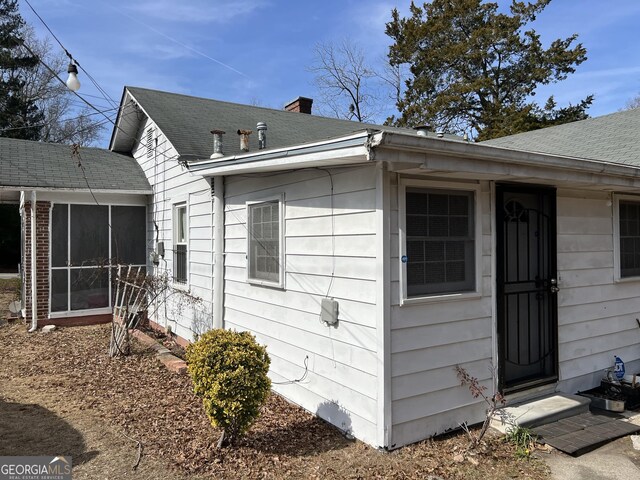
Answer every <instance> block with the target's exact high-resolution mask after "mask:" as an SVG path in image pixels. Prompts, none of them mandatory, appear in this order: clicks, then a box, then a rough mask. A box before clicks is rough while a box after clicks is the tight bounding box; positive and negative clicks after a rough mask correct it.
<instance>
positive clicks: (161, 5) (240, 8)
mask: <svg viewBox="0 0 640 480" xmlns="http://www.w3.org/2000/svg"><path fill="white" fill-rule="evenodd" d="M267 5H268V2H267V1H266V0H223V1H216V2H210V1H206V0H198V1H190V2H188V3H187V2H184V1H183V2H179V1H178V2H176V1H175V0H154V1H144V2H141V3H138V4H135V5H132V6H131V7H130V9H131V10H133V11H135V12H137V13H139V14H142V15H143V17H146V18H147V19H148V18H156V19H160V20H167V21H173V22H185V23H223V24H224V23H228V22H229V21H231V20H233V19H235V18H236V17H240V16H243V15H249V14H251V13H252V12H254V11H255V10H258V9H260V8H263V7H265V6H267Z"/></svg>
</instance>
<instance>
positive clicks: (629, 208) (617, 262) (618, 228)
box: [613, 195, 640, 280]
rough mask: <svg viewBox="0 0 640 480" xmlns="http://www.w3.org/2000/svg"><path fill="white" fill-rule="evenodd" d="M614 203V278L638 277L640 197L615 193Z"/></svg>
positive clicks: (639, 260) (639, 268) (639, 273)
mask: <svg viewBox="0 0 640 480" xmlns="http://www.w3.org/2000/svg"><path fill="white" fill-rule="evenodd" d="M614 205H615V207H614V222H613V225H614V249H613V250H614V268H615V276H616V279H618V280H625V279H631V278H635V279H640V197H634V196H630V195H616V197H615V202H614Z"/></svg>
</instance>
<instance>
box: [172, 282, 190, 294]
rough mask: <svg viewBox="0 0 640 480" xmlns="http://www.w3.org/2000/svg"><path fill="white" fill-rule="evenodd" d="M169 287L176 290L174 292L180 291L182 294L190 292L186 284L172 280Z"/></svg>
mask: <svg viewBox="0 0 640 480" xmlns="http://www.w3.org/2000/svg"><path fill="white" fill-rule="evenodd" d="M171 287H172V288H174V289H176V290H181V291H183V292H189V291H191V286H190V285H189V284H188V283H186V282H185V283H180V282H176V281H174V280H172V281H171Z"/></svg>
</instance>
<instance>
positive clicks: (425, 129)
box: [413, 125, 431, 137]
mask: <svg viewBox="0 0 640 480" xmlns="http://www.w3.org/2000/svg"><path fill="white" fill-rule="evenodd" d="M413 129H414V130H415V131H416V135H418V136H420V137H426V136H427V134H428V133H429V132H430V131H431V125H418V126H417V127H413Z"/></svg>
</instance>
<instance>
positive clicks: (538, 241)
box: [496, 185, 558, 391]
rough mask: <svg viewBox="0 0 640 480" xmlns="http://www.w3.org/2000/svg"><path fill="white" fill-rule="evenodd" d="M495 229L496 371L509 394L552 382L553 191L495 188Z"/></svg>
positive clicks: (554, 330)
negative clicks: (497, 363) (497, 347)
mask: <svg viewBox="0 0 640 480" xmlns="http://www.w3.org/2000/svg"><path fill="white" fill-rule="evenodd" d="M496 227H497V232H496V233H497V266H498V269H497V282H498V284H497V293H498V295H497V303H498V305H497V306H498V346H499V358H498V360H499V366H498V371H499V377H500V386H501V388H502V389H503V390H505V391H514V390H520V389H525V388H529V387H533V386H536V385H539V384H543V383H548V382H552V381H554V380H556V379H557V295H556V293H557V291H558V288H557V281H556V195H555V190H553V189H550V188H542V187H522V186H514V185H499V186H498V187H497V188H496Z"/></svg>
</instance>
